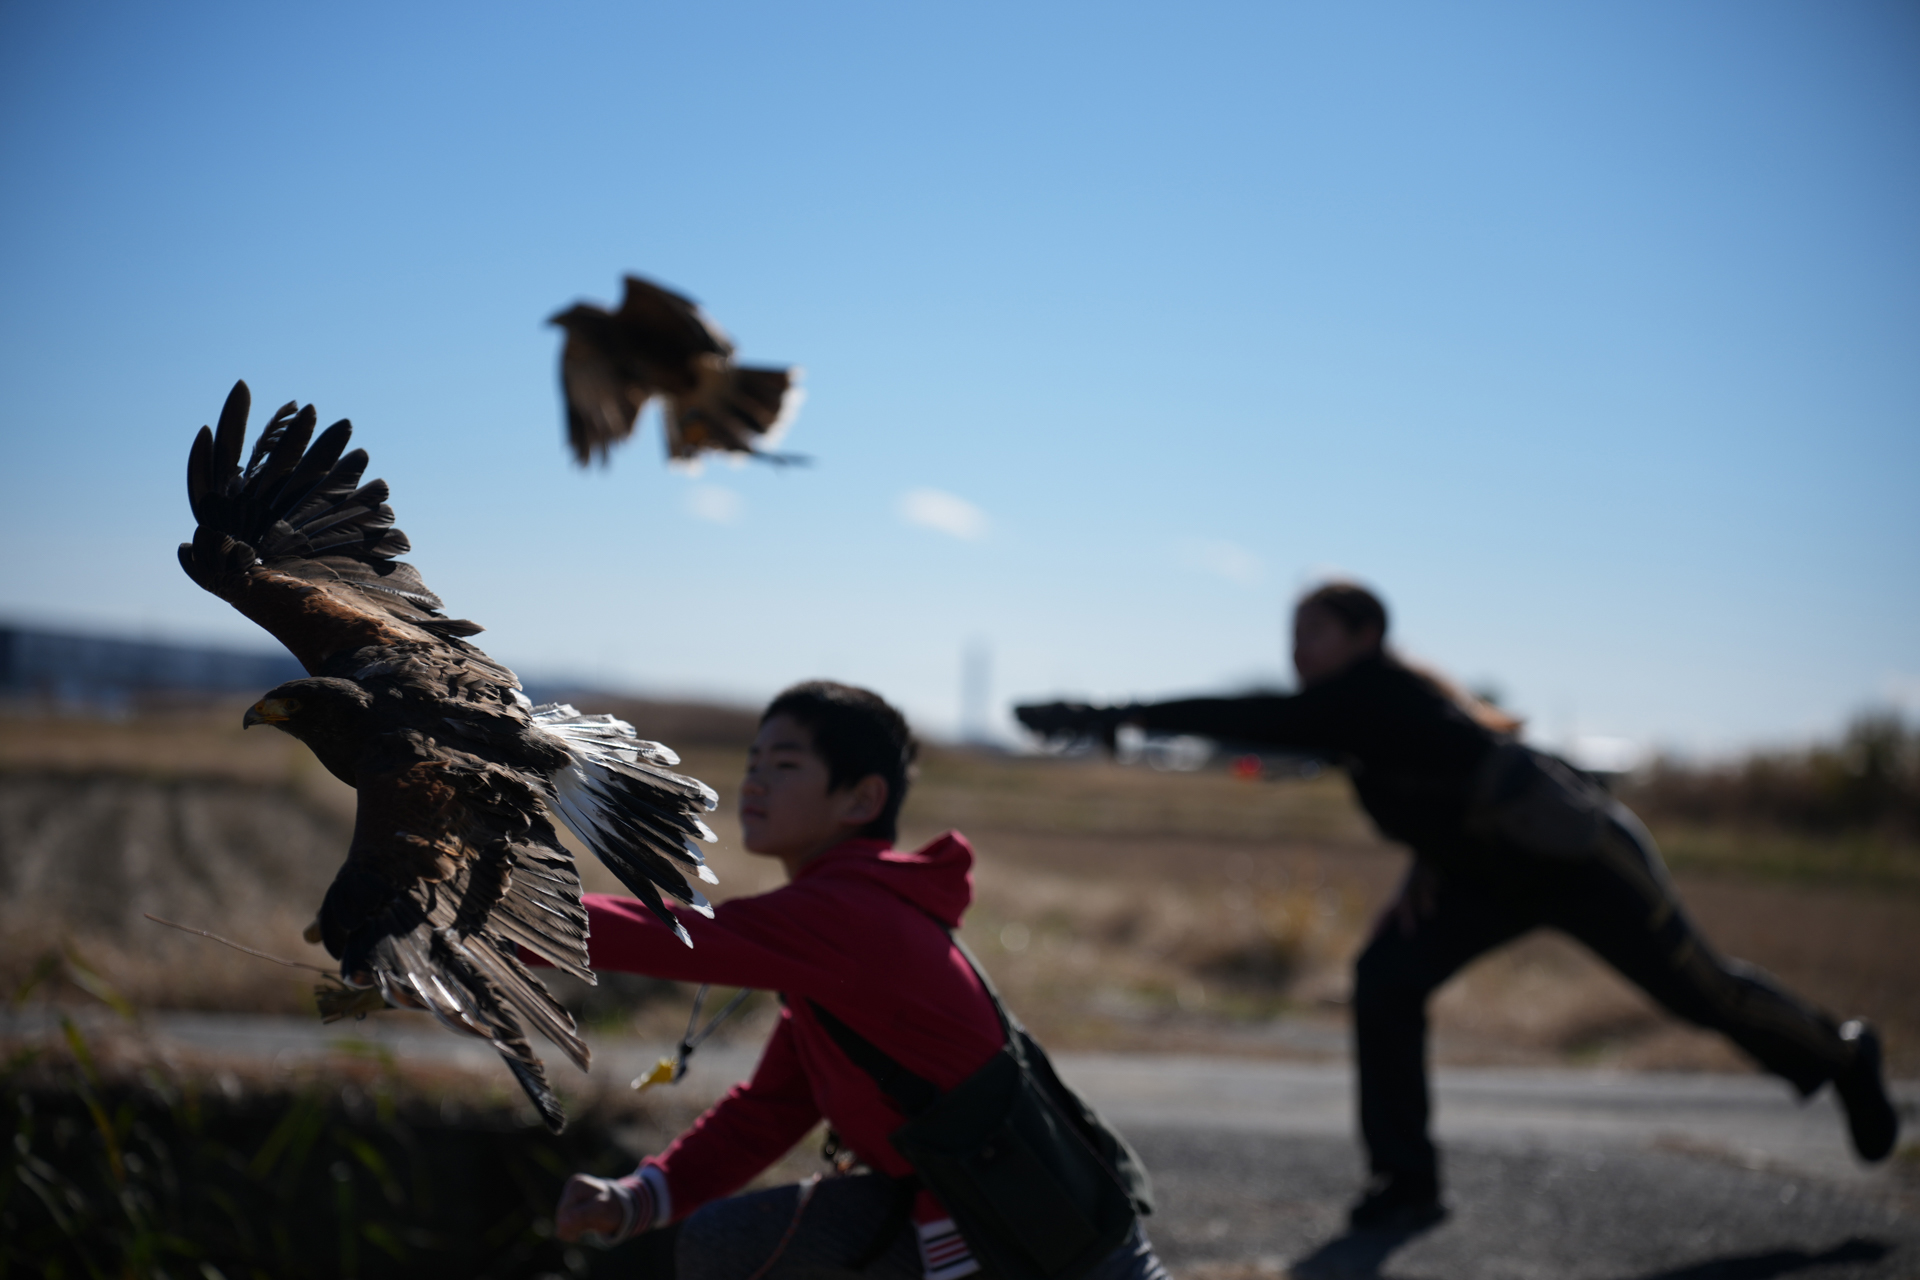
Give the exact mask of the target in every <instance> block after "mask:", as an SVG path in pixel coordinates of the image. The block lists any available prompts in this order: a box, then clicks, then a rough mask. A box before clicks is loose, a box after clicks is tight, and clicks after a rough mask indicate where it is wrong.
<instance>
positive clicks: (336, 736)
mask: <svg viewBox="0 0 1920 1280" xmlns="http://www.w3.org/2000/svg"><path fill="white" fill-rule="evenodd" d="M372 706H373V695H372V694H370V693H368V692H367V691H366V690H365V689H363V688H361V687H360V686H359V685H357V684H355V683H354V682H353V681H351V680H338V679H334V678H332V677H327V676H315V677H312V678H309V679H306V680H289V681H287V682H286V683H285V684H283V685H280V686H279V687H278V688H275V689H271V690H269V691H268V692H267V696H266V697H264V698H262V699H260V701H258V702H256V703H254V704H253V705H252V706H250V707H248V708H247V714H246V717H245V718H244V719H243V720H241V722H240V727H241V728H243V729H251V728H252V727H253V726H254V725H256V724H270V725H272V726H273V727H274V728H276V729H278V730H280V731H281V732H283V733H290V734H292V735H293V736H294V737H296V738H298V739H300V740H301V741H302V742H307V743H312V742H315V741H316V740H318V741H340V740H346V739H351V738H357V737H358V736H359V735H360V733H361V731H362V726H363V724H364V723H365V718H366V714H367V711H368V709H369V708H371V707H372Z"/></svg>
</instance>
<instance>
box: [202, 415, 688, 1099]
mask: <svg viewBox="0 0 1920 1280" xmlns="http://www.w3.org/2000/svg"><path fill="white" fill-rule="evenodd" d="M250 403H251V397H250V394H249V392H248V390H247V384H246V383H244V382H240V383H236V384H234V388H233V392H232V394H230V395H229V396H228V397H227V402H226V406H225V408H223V409H222V410H221V412H220V425H219V428H218V430H216V431H210V430H208V429H207V428H205V427H202V428H201V429H200V434H199V436H198V438H196V439H195V440H194V442H193V451H192V453H191V455H190V456H189V458H188V461H187V496H188V500H189V501H190V502H191V504H192V507H193V514H194V518H195V519H196V520H197V521H198V522H199V527H198V528H197V529H195V530H194V534H193V541H192V542H189V543H183V544H182V545H181V547H180V563H181V565H182V566H183V567H184V568H185V569H186V571H187V575H188V576H189V577H191V578H192V579H193V580H194V581H195V582H197V583H199V584H200V585H201V586H202V587H204V588H206V589H207V590H208V591H211V592H212V593H213V594H214V595H217V596H219V597H220V598H221V599H222V600H225V601H226V602H227V603H229V604H231V605H232V606H233V607H234V608H236V609H238V610H239V611H240V612H241V613H243V614H245V615H246V616H247V617H249V618H251V619H253V620H254V621H255V622H257V623H259V624H260V625H261V626H262V627H265V628H266V629H267V630H268V631H269V632H271V633H272V634H273V636H274V637H275V638H276V639H278V640H279V641H280V642H281V643H282V644H284V645H286V646H287V648H288V649H289V650H291V651H292V652H293V655H294V657H296V658H297V659H299V661H300V664H301V665H302V666H304V667H305V668H306V669H307V671H308V673H309V675H308V678H307V679H303V680H293V681H289V682H288V683H286V684H283V685H281V686H280V687H278V688H276V689H273V690H272V691H270V692H269V693H268V694H267V695H266V696H265V697H263V698H262V699H260V701H258V702H256V703H255V704H254V705H253V706H252V707H251V708H250V709H249V710H248V711H247V713H246V720H245V724H246V725H247V726H249V727H250V726H253V725H256V724H270V725H272V726H273V727H274V728H276V729H280V730H282V731H284V732H286V733H289V734H292V735H293V736H294V737H296V738H298V739H300V741H302V742H304V743H306V744H307V746H308V747H310V748H311V749H312V751H313V753H314V755H315V756H317V757H318V758H319V760H320V763H321V764H323V765H324V766H326V769H327V771H328V772H329V773H331V774H333V775H334V776H335V777H336V778H339V779H340V780H341V781H342V782H345V783H346V784H347V785H348V786H351V787H353V788H355V789H356V790H357V791H358V793H359V799H358V806H357V809H356V815H355V820H354V829H353V839H352V843H351V844H350V845H349V847H348V849H347V858H346V862H345V864H344V865H342V866H341V868H340V872H339V874H338V875H337V876H336V877H335V878H334V881H333V885H332V887H331V888H330V889H328V890H327V894H326V898H325V900H324V901H323V902H322V904H321V907H320V913H319V916H318V918H317V919H316V920H315V921H314V924H313V926H311V927H310V928H309V930H308V941H310V942H323V943H325V945H326V948H327V950H328V952H330V953H331V954H332V955H333V956H334V957H336V958H337V959H338V960H339V961H340V974H341V978H342V980H343V982H344V983H345V984H346V985H347V987H349V988H351V989H352V990H353V992H355V993H356V994H355V995H353V996H352V997H350V998H349V999H348V1000H347V1001H346V1002H345V1003H344V1007H345V1008H346V1009H347V1010H348V1011H354V1010H359V1009H364V1008H369V1007H372V1008H377V1007H380V1006H381V1005H382V1004H386V1005H392V1006H396V1007H405V1008H419V1009H425V1010H427V1011H429V1012H431V1013H432V1014H433V1015H434V1016H435V1017H436V1018H438V1019H439V1020H440V1021H441V1022H442V1023H444V1024H445V1025H447V1026H449V1027H451V1028H453V1029H454V1030H456V1031H462V1032H466V1033H469V1034H473V1035H477V1036H480V1037H482V1038H484V1039H486V1040H488V1041H490V1042H491V1043H492V1044H493V1046H494V1048H496V1049H497V1050H499V1052H500V1055H501V1057H503V1058H504V1059H506V1062H507V1065H508V1066H509V1067H510V1068H512V1070H513V1073H514V1075H515V1076H516V1077H517V1078H518V1079H519V1081H520V1084H521V1086H522V1087H523V1088H524V1089H525V1090H526V1091H527V1095H528V1097H530V1098H531V1099H532V1100H533V1102H534V1105H535V1106H536V1107H537V1108H538V1109H539V1111H540V1114H541V1117H542V1118H543V1119H544V1120H545V1121H546V1123H547V1125H548V1126H549V1127H550V1128H552V1129H554V1130H555V1131H558V1130H559V1128H560V1127H561V1126H562V1125H563V1124H564V1123H565V1117H564V1115H563V1113H562V1111H561V1109H560V1104H559V1102H558V1100H557V1099H556V1098H555V1097H554V1094H553V1090H552V1089H551V1088H550V1087H549V1085H548V1083H547V1079H546V1072H545V1070H544V1068H543V1067H542V1065H541V1063H540V1059H539V1058H538V1057H536V1056H535V1055H534V1053H533V1051H532V1049H531V1048H529V1046H528V1044H527V1039H526V1034H525V1028H526V1026H528V1025H531V1026H533V1027H534V1028H536V1029H538V1030H539V1031H540V1032H541V1034H543V1035H545V1036H546V1037H547V1039H549V1040H551V1041H552V1042H553V1043H554V1044H555V1045H557V1046H558V1047H559V1048H560V1049H561V1050H563V1051H564V1052H565V1053H566V1054H567V1056H568V1057H569V1058H571V1059H573V1061H574V1062H575V1063H577V1064H578V1065H579V1067H580V1068H581V1070H583V1071H584V1070H585V1069H586V1067H587V1060H588V1054H587V1046H586V1044H585V1042H584V1041H582V1040H581V1038H580V1035H579V1032H578V1029H577V1028H576V1027H575V1025H574V1022H573V1019H572V1017H571V1016H570V1015H569V1014H568V1013H567V1011H566V1010H565V1009H564V1008H563V1007H561V1005H560V1004H559V1002H558V1001H556V1000H555V999H554V998H553V996H552V995H550V994H549V993H548V992H547V990H546V988H545V987H543V986H542V985H541V984H540V982H539V980H538V979H536V978H535V977H534V976H533V975H532V973H530V972H529V971H528V969H527V967H526V966H525V965H524V964H523V963H522V962H521V960H520V958H519V953H518V950H517V949H518V948H520V947H525V948H526V949H527V950H528V951H530V952H532V953H534V954H535V955H538V956H539V957H541V958H542V959H544V960H546V961H548V962H549V963H551V964H552V965H553V966H554V967H555V968H557V969H560V970H562V971H563V972H566V973H570V974H573V975H574V976H576V977H579V978H582V979H585V980H586V981H588V982H592V981H593V980H594V979H593V973H592V971H591V970H590V969H589V968H588V963H587V945H586V935H587V929H586V925H587V917H586V913H585V911H584V910H583V908H582V907H581V904H580V878H579V875H578V873H577V871H576V869H575V867H574V864H573V858H572V855H570V854H569V853H568V852H567V850H566V849H565V848H564V847H563V846H562V845H561V843H560V840H559V836H558V834H557V833H556V832H555V830H554V826H553V822H552V819H551V817H550V815H553V814H557V815H558V816H559V817H560V818H561V820H562V821H564V822H565V823H566V824H567V825H568V826H569V827H571V828H572V829H573V830H574V832H575V833H576V834H577V835H578V836H579V837H580V838H581V840H583V841H584V842H585V843H586V844H587V846H588V847H589V848H591V849H592V850H593V852H594V853H595V854H596V855H597V856H598V857H599V858H600V860H601V861H602V862H604V863H606V864H607V866H608V867H609V868H611V869H612V870H613V872H614V874H616V875H617V876H619V877H620V879H621V881H622V882H624V883H625V884H626V886H627V887H628V888H629V889H631V890H632V891H633V892H634V893H635V894H636V895H638V896H639V898H640V899H641V900H642V901H643V902H645V903H646V904H647V906H648V907H649V908H651V909H652V911H653V912H654V914H656V915H657V916H659V917H660V919H661V920H662V921H664V922H665V923H666V924H667V925H668V927H670V928H672V929H673V930H675V932H677V933H678V934H679V935H680V937H681V939H682V940H683V941H685V940H686V938H687V934H686V931H685V930H684V929H683V928H682V927H681V926H680V923H679V922H678V921H677V920H676V919H675V918H674V915H673V913H672V912H671V911H669V910H668V909H667V908H666V906H665V904H664V903H663V901H662V899H661V893H662V892H663V891H664V892H665V893H666V894H668V895H669V896H671V897H674V898H677V899H679V900H680V901H681V902H684V903H687V904H689V905H690V906H692V907H694V908H695V909H697V910H701V911H708V910H709V908H708V907H707V903H706V900H705V899H704V898H703V897H702V896H701V895H700V893H699V891H698V890H696V889H695V888H694V887H693V886H692V885H691V884H690V883H689V882H688V880H687V876H686V874H685V873H686V872H688V871H691V872H692V873H693V874H694V875H695V876H696V877H697V878H698V879H701V880H704V881H706V882H708V883H713V881H714V877H713V873H712V872H711V871H709V870H708V869H707V867H706V864H705V861H704V860H703V859H702V857H701V855H700V852H699V850H698V849H697V848H696V847H695V845H694V844H693V843H692V841H693V840H695V839H699V840H712V839H713V838H714V836H713V832H712V831H710V830H709V829H708V828H707V826H706V824H705V823H704V822H702V821H701V820H700V818H699V814H701V813H704V812H707V811H710V810H711V809H713V807H714V805H715V796H714V793H713V790H712V789H711V788H710V787H708V786H707V785H706V784H705V783H703V782H700V781H699V780H697V779H694V778H689V777H683V776H682V775H680V774H677V773H674V772H672V766H673V765H675V764H677V763H679V759H678V757H677V756H675V755H674V754H673V753H672V752H671V751H669V750H667V749H666V748H665V747H663V746H661V745H660V744H658V743H654V742H644V741H641V740H640V739H639V737H638V736H637V735H636V734H635V733H634V730H633V728H632V726H630V725H628V724H626V723H625V722H623V721H620V720H616V719H614V718H613V717H612V716H604V715H603V716H585V715H581V714H580V713H579V712H577V711H575V710H574V709H573V708H572V707H570V706H565V705H548V706H542V707H535V706H533V705H532V704H531V703H530V702H529V701H528V699H527V697H526V696H525V695H524V694H522V693H521V692H520V682H519V680H518V679H516V678H515V676H514V674H513V672H511V671H509V670H507V669H506V668H505V667H503V666H501V665H500V664H499V663H497V662H495V661H493V660H492V659H491V658H489V657H488V656H487V655H486V654H485V653H483V652H481V651H480V649H479V648H477V647H476V646H474V645H472V644H470V643H468V640H467V637H469V636H471V635H474V634H475V633H477V632H478V631H479V630H480V628H479V627H477V626H475V625H474V624H473V623H471V622H464V621H460V620H457V619H453V618H449V617H447V616H446V615H445V614H443V613H442V612H441V602H440V598H439V597H438V596H436V595H434V594H433V592H431V591H429V590H428V589H427V586H426V584H425V583H424V582H423V581H421V578H420V574H419V573H418V572H417V571H416V570H415V569H414V568H413V566H411V565H409V564H405V563H402V562H401V561H399V560H397V559H395V558H394V557H396V556H399V555H403V554H405V553H406V552H407V550H408V542H407V537H406V535H405V534H403V533H401V532H400V531H399V530H398V529H396V528H394V527H393V509H392V508H391V507H389V506H388V505H387V485H386V482H385V481H383V480H374V481H372V482H370V483H367V484H362V483H361V482H360V477H361V474H362V473H363V472H364V471H365V470H366V466H367V455H366V452H365V451H364V450H361V449H355V450H353V451H352V452H350V453H349V452H347V451H346V448H347V442H348V439H349V437H350V436H351V435H352V432H353V428H352V426H351V424H349V423H348V422H346V421H344V420H342V421H340V422H336V423H334V424H333V425H332V426H331V427H328V428H327V429H326V430H325V431H323V432H321V433H320V435H319V437H318V438H317V439H316V438H315V437H314V425H315V422H316V421H317V419H316V418H315V415H314V411H313V406H311V405H308V406H307V407H306V408H304V409H298V410H296V407H295V405H294V404H291V403H290V404H287V405H283V406H282V407H281V408H280V409H279V410H278V411H276V412H275V413H274V415H273V417H272V418H271V419H270V420H269V421H268V422H267V425H266V428H265V430H264V431H263V432H262V434H261V436H260V439H259V441H258V443H256V444H255V445H254V448H253V453H252V455H251V457H250V458H249V459H248V461H247V464H246V466H245V468H244V469H243V468H242V467H241V465H240V458H241V451H242V447H243V446H244V444H245V441H246V431H247V413H248V409H249V406H250ZM689 945H691V944H689ZM341 1007H343V1006H342V1002H341V1001H339V1000H336V1001H335V1005H334V1008H333V1009H332V1012H335V1013H337V1012H339V1011H340V1009H341ZM323 1011H326V1010H323Z"/></svg>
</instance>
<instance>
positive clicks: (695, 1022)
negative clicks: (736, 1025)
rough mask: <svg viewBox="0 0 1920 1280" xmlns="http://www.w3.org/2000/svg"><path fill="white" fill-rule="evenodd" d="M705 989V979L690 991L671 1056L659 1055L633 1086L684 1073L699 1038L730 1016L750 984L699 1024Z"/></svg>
mask: <svg viewBox="0 0 1920 1280" xmlns="http://www.w3.org/2000/svg"><path fill="white" fill-rule="evenodd" d="M709 990H711V987H710V986H709V985H708V984H706V983H702V984H701V986H700V990H698V991H696V992H695V993H694V996H693V1010H692V1012H690V1013H688V1014H687V1032H686V1034H685V1035H683V1036H681V1037H680V1047H679V1048H678V1049H676V1050H674V1054H673V1056H672V1057H671V1058H662V1059H660V1061H658V1062H656V1063H654V1064H653V1070H651V1071H649V1072H647V1074H645V1075H643V1076H639V1077H636V1078H635V1079H634V1082H633V1087H634V1088H635V1089H651V1088H652V1087H653V1086H654V1085H656V1084H674V1083H677V1082H678V1081H679V1079H680V1077H681V1076H684V1075H686V1074H687V1059H688V1058H691V1057H692V1056H693V1051H694V1050H695V1049H698V1048H699V1047H700V1044H701V1042H702V1041H704V1040H705V1039H706V1038H707V1037H708V1036H710V1035H712V1034H713V1032H714V1028H716V1027H718V1026H719V1025H720V1024H721V1023H723V1022H725V1021H726V1020H727V1019H728V1018H730V1017H732V1016H733V1011H734V1010H735V1009H738V1008H739V1007H740V1006H741V1005H742V1004H744V1003H746V999H747V997H748V996H750V995H752V994H753V988H751V987H742V988H740V990H738V991H736V992H734V993H733V999H731V1000H729V1001H727V1003H726V1005H725V1006H724V1007H723V1008H722V1009H721V1010H720V1012H718V1013H716V1014H714V1015H713V1019H712V1021H710V1022H708V1023H707V1025H706V1026H704V1027H702V1026H700V1010H701V1009H702V1008H704V1007H705V1005H706V1003H707V992H708V991H709ZM696 1028H698V1030H696Z"/></svg>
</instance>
